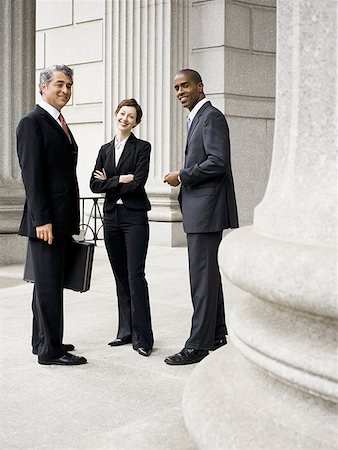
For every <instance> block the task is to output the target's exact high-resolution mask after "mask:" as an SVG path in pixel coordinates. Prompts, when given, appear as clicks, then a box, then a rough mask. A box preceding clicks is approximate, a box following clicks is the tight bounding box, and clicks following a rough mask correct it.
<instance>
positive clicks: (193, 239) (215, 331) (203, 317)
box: [185, 231, 227, 350]
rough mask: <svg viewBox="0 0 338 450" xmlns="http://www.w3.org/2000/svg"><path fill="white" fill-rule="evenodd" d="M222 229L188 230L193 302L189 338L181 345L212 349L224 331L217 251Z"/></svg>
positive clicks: (225, 330)
mask: <svg viewBox="0 0 338 450" xmlns="http://www.w3.org/2000/svg"><path fill="white" fill-rule="evenodd" d="M221 240H222V231H219V232H215V233H188V234H187V241H188V254H189V275H190V288H191V297H192V303H193V308H194V312H193V317H192V324H191V333H190V337H189V339H188V340H187V342H186V344H185V347H186V348H194V349H201V350H213V349H214V348H215V347H216V346H217V344H216V341H217V340H219V339H222V338H224V336H225V335H226V334H227V328H226V324H225V313H224V300H223V290H222V283H221V275H220V271H219V266H218V261H217V254H218V248H219V244H220V242H221Z"/></svg>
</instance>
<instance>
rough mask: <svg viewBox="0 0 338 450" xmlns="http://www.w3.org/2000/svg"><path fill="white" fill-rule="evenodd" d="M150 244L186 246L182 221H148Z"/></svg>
mask: <svg viewBox="0 0 338 450" xmlns="http://www.w3.org/2000/svg"><path fill="white" fill-rule="evenodd" d="M149 225H150V245H154V246H158V247H159V246H163V247H186V245H187V244H186V235H185V233H184V231H183V227H182V222H153V221H150V222H149Z"/></svg>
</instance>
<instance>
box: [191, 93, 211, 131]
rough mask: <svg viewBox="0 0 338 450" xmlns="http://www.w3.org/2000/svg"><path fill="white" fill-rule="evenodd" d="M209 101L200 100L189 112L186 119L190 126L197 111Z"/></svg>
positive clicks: (205, 99)
mask: <svg viewBox="0 0 338 450" xmlns="http://www.w3.org/2000/svg"><path fill="white" fill-rule="evenodd" d="M208 101H209V100H208V99H207V98H205V97H204V98H202V100H200V101H199V102H198V103H196V105H195V106H194V107H193V109H192V110H191V111H190V113H189V115H188V117H187V119H189V121H190V126H191V124H192V121H193V120H194V118H195V116H196V114H197V113H198V111H199V110H200V109H201V108H202V106H203V105H204V104H205V103H206V102H208Z"/></svg>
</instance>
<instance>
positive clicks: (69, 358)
mask: <svg viewBox="0 0 338 450" xmlns="http://www.w3.org/2000/svg"><path fill="white" fill-rule="evenodd" d="M86 362H87V360H86V358H84V357H83V356H75V355H72V354H71V353H66V354H65V355H63V356H60V358H55V359H50V360H49V361H40V360H39V361H38V363H39V364H43V365H46V366H49V365H51V364H56V365H57V366H78V365H80V364H86Z"/></svg>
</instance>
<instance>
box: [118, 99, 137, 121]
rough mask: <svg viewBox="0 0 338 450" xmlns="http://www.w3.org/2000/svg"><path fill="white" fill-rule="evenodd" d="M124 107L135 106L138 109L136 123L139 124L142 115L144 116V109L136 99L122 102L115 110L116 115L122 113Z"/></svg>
mask: <svg viewBox="0 0 338 450" xmlns="http://www.w3.org/2000/svg"><path fill="white" fill-rule="evenodd" d="M122 106H133V107H134V108H135V109H136V123H137V124H139V123H140V122H141V119H142V115H143V113H142V109H141V106H140V105H139V104H138V103H137V101H136V100H135V99H134V98H126V99H124V100H122V101H120V103H119V104H118V106H117V108H116V110H115V114H117V113H118V112H119V111H120V109H121V108H122Z"/></svg>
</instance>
